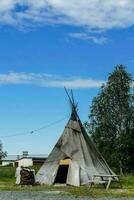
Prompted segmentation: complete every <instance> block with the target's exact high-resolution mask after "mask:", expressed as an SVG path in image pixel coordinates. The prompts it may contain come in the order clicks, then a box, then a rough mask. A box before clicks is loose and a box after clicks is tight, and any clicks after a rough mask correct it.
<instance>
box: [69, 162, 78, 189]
mask: <svg viewBox="0 0 134 200" xmlns="http://www.w3.org/2000/svg"><path fill="white" fill-rule="evenodd" d="M66 183H67V184H68V185H73V186H80V168H79V165H78V164H77V162H76V161H71V162H70V164H69V169H68V176H67V182H66Z"/></svg>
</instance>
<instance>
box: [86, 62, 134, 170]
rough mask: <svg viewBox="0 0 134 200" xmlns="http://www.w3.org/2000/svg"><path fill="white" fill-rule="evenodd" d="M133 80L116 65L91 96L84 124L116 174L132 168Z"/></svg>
mask: <svg viewBox="0 0 134 200" xmlns="http://www.w3.org/2000/svg"><path fill="white" fill-rule="evenodd" d="M133 87H134V85H133V79H132V75H130V74H129V73H128V72H127V71H126V68H125V67H124V66H123V65H117V66H116V67H115V69H114V71H113V72H112V73H111V74H109V77H108V80H107V82H106V83H105V84H103V85H102V87H101V89H100V92H99V94H98V95H97V96H96V97H94V98H93V101H92V105H91V110H90V114H89V122H88V123H86V127H88V131H89V134H90V136H91V137H92V139H93V141H94V143H95V144H96V145H97V148H98V149H99V151H100V152H101V153H102V155H103V156H104V158H105V159H106V161H107V162H108V163H109V165H111V167H113V168H114V169H115V170H116V171H120V173H130V172H133V170H134V90H133Z"/></svg>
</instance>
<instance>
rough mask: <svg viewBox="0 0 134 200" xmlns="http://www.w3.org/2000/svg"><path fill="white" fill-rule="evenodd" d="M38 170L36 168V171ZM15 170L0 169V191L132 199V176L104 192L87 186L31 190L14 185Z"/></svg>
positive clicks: (44, 187) (113, 184)
mask: <svg viewBox="0 0 134 200" xmlns="http://www.w3.org/2000/svg"><path fill="white" fill-rule="evenodd" d="M37 170H38V168H36V171H37ZM14 175H15V169H14V168H12V167H0V190H15V191H61V192H63V193H68V195H69V194H70V195H74V196H90V197H104V196H105V197H108V196H112V197H134V176H132V175H125V176H122V177H121V182H122V186H123V187H122V188H120V185H119V184H117V183H112V184H111V186H110V188H109V189H108V190H107V191H106V189H105V188H103V186H102V185H95V186H93V187H92V188H89V186H81V187H72V186H66V187H63V186H62V187H61V186H60V187H59V186H47V185H42V186H40V185H35V186H33V187H32V188H31V187H29V186H27V187H20V186H16V185H15V177H14Z"/></svg>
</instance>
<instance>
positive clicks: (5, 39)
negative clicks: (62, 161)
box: [0, 0, 134, 154]
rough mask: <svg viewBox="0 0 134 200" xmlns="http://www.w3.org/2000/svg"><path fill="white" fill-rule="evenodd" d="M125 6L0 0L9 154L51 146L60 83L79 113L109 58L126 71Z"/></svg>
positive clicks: (65, 110)
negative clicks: (66, 90)
mask: <svg viewBox="0 0 134 200" xmlns="http://www.w3.org/2000/svg"><path fill="white" fill-rule="evenodd" d="M133 12H134V5H133V1H132V0H118V2H117V1H115V0H109V1H107V0H104V1H103V2H102V1H99V0H94V1H91V0H85V1H82V0H81V1H79V2H77V1H76V0H70V1H64V0H62V1H61V0H38V1H37V0H7V1H5V0H1V2H0V102H1V103H0V111H1V115H0V122H1V123H0V139H1V140H2V142H3V146H4V149H5V150H6V151H7V152H8V153H9V154H20V153H21V152H22V151H23V150H28V151H29V152H30V153H49V152H50V151H51V149H52V147H53V145H54V144H55V142H56V141H57V139H58V138H59V136H60V135H61V133H62V131H63V129H64V126H65V124H66V122H67V120H68V117H69V114H70V108H69V103H68V99H67V96H66V94H65V91H64V89H63V86H66V87H68V88H72V89H73V90H74V95H75V99H76V101H78V102H79V115H80V117H81V119H82V121H86V120H87V119H88V113H89V111H90V105H91V101H92V99H93V97H94V96H96V95H97V93H98V91H99V87H100V86H101V84H102V83H103V82H105V81H106V80H107V77H108V74H109V73H110V72H112V70H113V69H114V66H115V65H117V64H124V65H125V66H126V68H127V70H128V72H129V73H131V74H132V75H134V15H133ZM55 121H60V122H59V123H57V124H54V125H53V126H50V127H48V128H44V129H42V130H40V131H38V132H35V133H34V134H27V132H30V131H32V130H35V129H38V128H40V127H42V126H46V125H49V124H50V123H53V122H55ZM21 133H22V135H20V136H14V137H7V136H9V135H14V134H21ZM23 133H24V135H23ZM25 133H26V134H25Z"/></svg>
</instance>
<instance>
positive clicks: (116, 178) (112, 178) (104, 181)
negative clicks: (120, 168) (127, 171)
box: [91, 174, 122, 190]
mask: <svg viewBox="0 0 134 200" xmlns="http://www.w3.org/2000/svg"><path fill="white" fill-rule="evenodd" d="M96 178H100V179H101V180H99V181H96V180H95V179H96ZM112 181H113V182H118V183H119V184H120V186H121V187H122V185H121V181H120V178H119V175H100V174H99V175H97V174H95V175H93V177H92V181H91V186H92V185H93V184H95V183H102V184H103V185H104V187H105V188H106V190H108V188H109V187H110V184H111V182H112Z"/></svg>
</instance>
